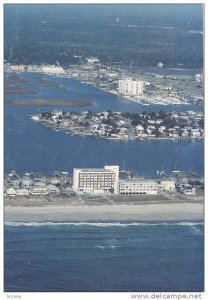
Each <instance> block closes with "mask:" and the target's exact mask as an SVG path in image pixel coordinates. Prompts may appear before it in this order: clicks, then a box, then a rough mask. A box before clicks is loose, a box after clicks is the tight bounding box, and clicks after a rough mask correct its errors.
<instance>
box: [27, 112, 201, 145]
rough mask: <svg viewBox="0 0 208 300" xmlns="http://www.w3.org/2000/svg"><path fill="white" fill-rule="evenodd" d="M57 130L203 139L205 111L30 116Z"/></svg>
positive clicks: (109, 136) (126, 137)
mask: <svg viewBox="0 0 208 300" xmlns="http://www.w3.org/2000/svg"><path fill="white" fill-rule="evenodd" d="M30 118H31V119H32V120H34V121H35V122H39V123H41V124H43V125H45V126H47V127H48V128H51V129H54V130H55V131H60V130H62V131H65V132H66V133H71V134H73V135H74V134H76V135H81V136H92V137H94V138H97V139H110V140H146V139H161V140H165V139H169V140H179V139H180V140H181V139H182V140H189V139H201V138H204V113H203V112H202V111H200V112H194V111H187V112H164V111H162V110H161V111H160V112H159V113H155V112H145V111H144V112H143V113H130V112H112V111H104V112H100V113H95V112H92V111H84V112H81V113H80V112H76V111H70V112H66V111H57V110H54V111H52V112H50V111H43V112H41V113H39V114H36V115H33V116H30Z"/></svg>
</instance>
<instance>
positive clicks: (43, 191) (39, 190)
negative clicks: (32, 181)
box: [29, 186, 48, 195]
mask: <svg viewBox="0 0 208 300" xmlns="http://www.w3.org/2000/svg"><path fill="white" fill-rule="evenodd" d="M29 193H30V194H31V195H48V189H47V188H46V187H41V186H39V187H38V186H34V187H31V188H30V190H29Z"/></svg>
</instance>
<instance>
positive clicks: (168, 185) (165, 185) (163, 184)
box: [158, 180, 176, 192]
mask: <svg viewBox="0 0 208 300" xmlns="http://www.w3.org/2000/svg"><path fill="white" fill-rule="evenodd" d="M158 187H159V190H162V191H168V192H174V191H175V189H176V187H175V181H174V180H161V181H160V183H159V185H158Z"/></svg>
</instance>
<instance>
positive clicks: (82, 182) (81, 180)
mask: <svg viewBox="0 0 208 300" xmlns="http://www.w3.org/2000/svg"><path fill="white" fill-rule="evenodd" d="M118 180H119V166H105V167H104V168H103V169H77V168H76V169H74V173H73V188H74V190H75V191H77V192H79V191H80V192H83V191H92V192H95V191H96V192H97V191H98V192H99V191H111V190H114V193H116V191H117V189H116V187H117V184H118Z"/></svg>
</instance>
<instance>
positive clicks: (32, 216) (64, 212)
mask: <svg viewBox="0 0 208 300" xmlns="http://www.w3.org/2000/svg"><path fill="white" fill-rule="evenodd" d="M203 220H204V205H203V203H188V202H182V203H159V204H140V205H131V204H130V205H127V204H119V205H99V206H98V205H76V206H75V205H68V204H67V205H62V206H57V205H50V206H47V207H21V206H19V207H11V206H6V207H5V208H4V222H90V221H94V222H98V221H99V222H107V221H111V222H112V221H114V222H118V221H137V222H161V221H162V222H173V221H174V222H180V221H203Z"/></svg>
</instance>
